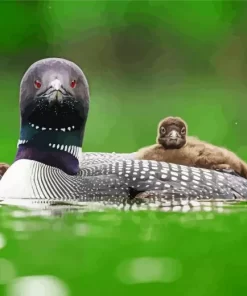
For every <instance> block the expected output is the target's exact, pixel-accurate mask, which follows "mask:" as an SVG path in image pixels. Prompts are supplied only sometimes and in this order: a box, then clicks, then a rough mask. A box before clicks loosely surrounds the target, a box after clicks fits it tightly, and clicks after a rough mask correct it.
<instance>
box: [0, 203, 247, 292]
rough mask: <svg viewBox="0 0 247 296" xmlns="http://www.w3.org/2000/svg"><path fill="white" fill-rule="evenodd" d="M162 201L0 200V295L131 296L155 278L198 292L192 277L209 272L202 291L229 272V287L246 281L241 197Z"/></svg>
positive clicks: (154, 284)
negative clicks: (108, 205)
mask: <svg viewBox="0 0 247 296" xmlns="http://www.w3.org/2000/svg"><path fill="white" fill-rule="evenodd" d="M184 206H188V205H184ZM195 208H196V205H195ZM199 208H200V209H203V208H204V211H203V210H199ZM164 209H165V207H163V208H161V209H160V210H159V211H157V210H150V211H144V210H141V211H136V210H132V211H119V210H106V211H100V212H98V211H95V210H94V211H93V210H89V211H86V210H85V207H83V208H79V207H77V208H75V207H64V206H63V207H62V206H59V207H54V206H53V207H51V208H50V209H46V210H44V209H27V208H24V209H23V208H19V207H10V206H2V207H0V218H1V226H0V295H7V296H22V295H23V296H24V295H25V296H29V295H35V296H42V295H46V296H49V295H52V296H56V295H62V296H63V295H64V296H67V295H70V296H72V295H82V294H83V293H88V294H90V295H105V294H106V295H107V294H117V295H120V294H121V293H123V294H128V295H131V296H132V295H139V294H140V295H147V294H150V293H153V294H154V293H157V294H158V293H160V292H161V290H160V287H161V286H160V285H162V292H166V293H167V294H171V295H183V293H184V291H187V292H186V293H187V294H188V295H192V296H198V295H204V293H205V289H202V291H201V293H200V292H199V293H198V289H194V288H193V287H194V283H195V282H196V283H197V287H199V288H200V287H205V278H208V277H209V275H210V285H209V287H208V288H207V289H208V290H207V294H210V295H215V294H214V291H218V289H219V288H220V289H223V290H224V287H225V283H227V282H228V281H229V278H231V279H233V280H231V285H232V286H234V290H236V291H237V289H238V287H239V285H240V286H241V285H242V286H241V287H242V288H243V286H244V285H246V288H247V284H245V283H246V281H245V272H243V271H244V270H246V268H247V259H246V245H247V237H246V236H245V235H244V233H245V230H246V225H247V215H246V205H245V204H244V205H241V204H234V205H232V204H231V205H229V204H223V203H222V202H219V203H217V204H212V203H211V204H209V203H205V204H201V205H200V206H198V208H196V210H194V209H191V208H190V210H189V211H187V212H183V211H182V210H181V209H182V208H181V207H180V208H178V206H177V205H175V206H174V208H172V207H167V209H169V210H167V212H164ZM165 210H166V209H165ZM229 254H231V256H229ZM226 269H227V271H228V272H227V273H226V272H224V271H225V270H226ZM239 271H240V272H239ZM211 275H212V276H211ZM131 287H132V288H133V287H135V293H134V292H133V293H132V292H131V291H132V290H129V289H130V288H131ZM1 289H2V290H1ZM229 291H230V290H229ZM230 292H231V291H230ZM230 292H229V293H228V290H224V295H227V296H228V295H229V296H230V295H232V294H230ZM38 293H40V294H38ZM42 293H43V294H42ZM217 295H220V294H217ZM222 295H223V294H222Z"/></svg>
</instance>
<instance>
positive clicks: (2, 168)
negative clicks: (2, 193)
mask: <svg viewBox="0 0 247 296" xmlns="http://www.w3.org/2000/svg"><path fill="white" fill-rule="evenodd" d="M8 168H9V165H8V164H7V163H3V162H0V179H1V177H2V176H3V175H4V174H5V172H6V171H7V169H8Z"/></svg>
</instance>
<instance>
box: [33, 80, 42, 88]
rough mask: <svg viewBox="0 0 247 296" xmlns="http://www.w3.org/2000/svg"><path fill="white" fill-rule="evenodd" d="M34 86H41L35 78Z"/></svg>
mask: <svg viewBox="0 0 247 296" xmlns="http://www.w3.org/2000/svg"><path fill="white" fill-rule="evenodd" d="M34 86H35V87H36V88H41V82H40V81H39V80H35V81H34Z"/></svg>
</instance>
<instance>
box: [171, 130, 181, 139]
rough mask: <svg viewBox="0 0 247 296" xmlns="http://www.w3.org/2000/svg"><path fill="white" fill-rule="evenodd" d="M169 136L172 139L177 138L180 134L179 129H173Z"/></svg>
mask: <svg viewBox="0 0 247 296" xmlns="http://www.w3.org/2000/svg"><path fill="white" fill-rule="evenodd" d="M168 136H169V138H170V139H171V140H176V139H177V138H178V137H179V134H178V132H177V131H175V130H172V131H171V132H170V133H169V135H168Z"/></svg>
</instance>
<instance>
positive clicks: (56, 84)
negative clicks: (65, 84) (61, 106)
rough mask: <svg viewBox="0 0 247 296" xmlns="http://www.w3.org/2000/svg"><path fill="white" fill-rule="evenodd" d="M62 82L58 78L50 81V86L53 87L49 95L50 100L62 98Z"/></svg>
mask: <svg viewBox="0 0 247 296" xmlns="http://www.w3.org/2000/svg"><path fill="white" fill-rule="evenodd" d="M61 86H62V83H61V81H60V80H59V79H55V80H53V81H52V82H51V87H52V88H53V90H54V91H53V92H52V93H51V95H50V100H51V101H54V100H56V101H61V100H62V98H63V94H62V92H61Z"/></svg>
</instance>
